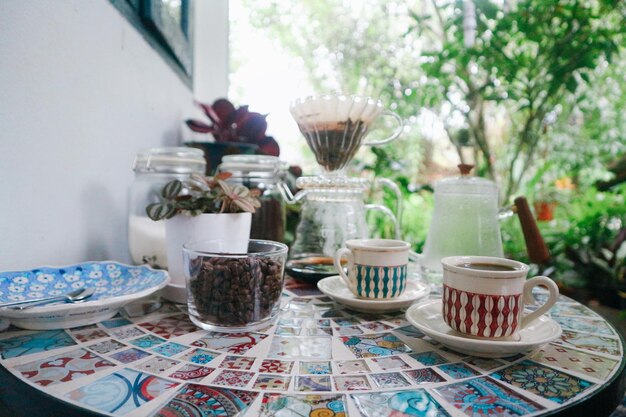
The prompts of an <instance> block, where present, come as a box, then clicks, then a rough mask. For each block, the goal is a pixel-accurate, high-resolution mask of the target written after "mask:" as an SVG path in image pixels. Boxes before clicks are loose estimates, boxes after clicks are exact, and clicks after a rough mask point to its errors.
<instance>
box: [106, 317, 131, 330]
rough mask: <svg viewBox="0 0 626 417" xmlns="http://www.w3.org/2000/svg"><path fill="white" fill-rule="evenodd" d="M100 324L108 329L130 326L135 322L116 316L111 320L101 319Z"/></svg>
mask: <svg viewBox="0 0 626 417" xmlns="http://www.w3.org/2000/svg"><path fill="white" fill-rule="evenodd" d="M100 324H101V325H102V326H104V327H106V328H107V329H114V328H116V327H122V326H128V325H129V324H133V322H132V321H130V320H128V319H125V318H122V317H114V318H112V319H110V320H105V321H101V322H100Z"/></svg>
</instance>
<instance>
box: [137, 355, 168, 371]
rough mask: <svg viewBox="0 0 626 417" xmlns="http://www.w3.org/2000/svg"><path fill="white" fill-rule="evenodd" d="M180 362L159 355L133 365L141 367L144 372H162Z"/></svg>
mask: <svg viewBox="0 0 626 417" xmlns="http://www.w3.org/2000/svg"><path fill="white" fill-rule="evenodd" d="M179 363H180V362H179V361H175V360H173V359H170V358H165V357H163V356H157V357H155V358H152V359H148V360H147V361H145V362H142V363H140V364H138V365H133V367H134V368H135V369H139V370H140V371H144V372H151V373H153V374H162V373H164V372H165V371H167V370H168V369H170V368H172V367H174V366H176V365H178V364H179Z"/></svg>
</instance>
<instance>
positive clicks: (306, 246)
mask: <svg viewBox="0 0 626 417" xmlns="http://www.w3.org/2000/svg"><path fill="white" fill-rule="evenodd" d="M290 110H291V114H292V116H293V118H294V119H295V121H296V123H298V127H299V128H300V132H302V135H303V136H304V137H305V139H306V141H307V144H308V145H309V148H310V149H311V151H313V154H314V155H315V158H316V159H317V162H318V163H319V164H320V166H321V167H322V168H323V170H324V175H322V176H318V177H301V178H299V179H298V182H297V185H298V188H299V189H300V191H299V192H298V194H296V196H295V197H294V196H292V195H290V194H291V193H290V192H288V190H284V191H285V197H286V198H287V201H289V202H291V203H295V202H302V208H301V210H300V222H299V223H298V227H297V230H296V239H295V242H294V243H293V245H292V246H291V251H290V261H289V262H288V263H287V265H286V267H287V271H288V272H289V273H290V274H291V275H292V276H295V277H298V278H304V279H309V280H317V279H320V278H323V277H327V276H330V275H336V274H337V271H336V270H335V267H334V265H333V257H334V255H335V252H336V251H337V249H339V248H340V247H342V246H344V242H345V241H346V240H349V239H363V238H367V237H368V236H369V234H370V233H369V230H368V228H367V223H366V221H365V213H366V211H368V210H376V211H379V212H382V213H384V214H385V215H386V216H388V218H389V219H390V221H391V222H392V223H393V224H394V228H395V230H396V235H398V234H399V230H400V229H399V224H398V221H397V219H398V218H399V214H400V210H401V209H400V207H401V204H400V201H401V193H400V190H399V189H398V187H397V186H396V185H395V184H394V183H393V182H392V181H388V180H383V179H380V180H379V181H377V183H378V185H382V186H386V187H390V188H391V189H392V191H393V192H394V193H395V194H396V196H397V211H396V213H395V214H394V213H393V212H392V211H391V210H389V209H388V208H387V207H385V206H381V205H376V204H365V202H364V201H363V199H364V194H365V192H366V191H367V189H369V183H368V182H367V181H366V180H363V179H360V178H349V177H347V176H346V175H345V173H344V171H343V168H344V167H345V166H346V165H348V163H349V162H350V161H351V160H352V158H353V157H354V155H355V154H356V152H357V151H358V150H359V148H360V147H361V145H369V146H373V145H381V144H384V143H388V142H391V141H392V140H394V139H396V138H397V137H398V136H399V135H400V133H401V132H402V119H400V117H399V116H398V115H396V114H395V113H392V112H389V111H386V110H385V109H384V108H383V105H382V103H381V102H380V101H379V100H374V99H371V98H368V97H361V96H347V95H336V94H326V95H320V96H311V97H307V98H305V99H298V100H296V101H295V102H293V103H292V105H291V108H290ZM379 116H390V117H392V118H394V119H395V120H396V122H397V123H398V127H397V128H396V130H395V131H394V132H393V134H392V135H391V136H389V137H387V138H384V139H378V140H368V141H366V140H365V137H366V135H367V134H368V133H369V132H370V130H373V129H372V124H373V123H374V122H375V121H376V119H377V118H378V117H379Z"/></svg>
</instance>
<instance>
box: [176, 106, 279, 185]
mask: <svg viewBox="0 0 626 417" xmlns="http://www.w3.org/2000/svg"><path fill="white" fill-rule="evenodd" d="M198 105H199V107H200V108H201V109H202V111H203V112H204V114H205V115H206V116H207V117H208V118H209V120H210V121H211V124H210V125H209V124H206V123H205V122H203V121H200V120H195V119H188V120H186V121H185V123H186V124H187V126H188V127H189V128H190V129H191V130H193V131H194V132H199V133H209V134H211V136H212V140H208V141H206V142H190V143H188V144H187V145H189V146H191V147H195V148H200V149H202V150H203V151H204V154H205V158H206V162H207V166H206V169H207V171H206V172H207V174H212V173H214V172H215V170H216V168H217V166H218V165H219V164H220V162H221V161H222V157H223V156H224V155H231V154H239V153H243V154H253V153H258V154H264V155H272V156H279V155H280V148H279V146H278V143H277V142H276V140H274V138H273V137H271V136H267V135H266V134H265V132H266V130H267V121H266V120H265V119H266V117H267V116H266V115H262V114H260V113H256V112H251V111H249V110H248V106H240V107H238V108H236V107H235V106H234V105H233V103H231V102H230V101H228V100H227V99H225V98H220V99H217V100H215V102H213V104H203V103H198Z"/></svg>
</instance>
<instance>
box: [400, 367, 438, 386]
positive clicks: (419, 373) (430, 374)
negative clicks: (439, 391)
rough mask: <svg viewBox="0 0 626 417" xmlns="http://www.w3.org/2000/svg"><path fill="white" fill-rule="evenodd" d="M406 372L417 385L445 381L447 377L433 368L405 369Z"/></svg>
mask: <svg viewBox="0 0 626 417" xmlns="http://www.w3.org/2000/svg"><path fill="white" fill-rule="evenodd" d="M404 373H405V374H406V375H408V376H409V378H410V379H411V380H412V381H413V382H414V383H416V384H417V385H422V384H432V383H436V382H443V381H445V378H443V377H442V376H441V375H439V374H438V373H437V372H435V371H434V370H433V369H432V368H422V369H413V370H410V371H404Z"/></svg>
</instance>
